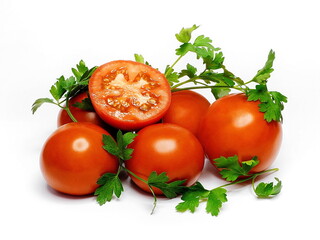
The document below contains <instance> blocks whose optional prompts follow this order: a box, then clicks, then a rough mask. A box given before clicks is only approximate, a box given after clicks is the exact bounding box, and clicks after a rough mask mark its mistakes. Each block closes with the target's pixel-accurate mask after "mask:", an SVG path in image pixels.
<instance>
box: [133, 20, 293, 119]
mask: <svg viewBox="0 0 320 240" xmlns="http://www.w3.org/2000/svg"><path fill="white" fill-rule="evenodd" d="M198 28H199V26H196V25H193V26H192V27H190V28H182V29H181V31H180V32H179V33H177V34H176V35H175V36H176V39H177V40H178V41H179V42H180V44H181V45H180V46H179V47H178V48H177V49H176V55H177V56H178V58H177V59H176V60H175V61H174V63H173V64H171V65H167V66H166V68H165V70H164V74H165V76H166V78H167V79H168V81H169V83H170V85H171V91H172V92H175V91H181V90H187V89H205V88H209V89H211V92H212V94H213V96H214V97H215V98H216V99H219V98H221V97H223V96H225V95H228V94H229V93H230V92H231V90H235V91H239V92H242V93H244V94H246V96H247V97H248V101H258V100H259V101H260V102H261V104H260V105H259V109H260V111H261V112H263V113H264V118H265V120H266V121H267V122H271V121H282V113H281V112H282V110H283V109H284V103H286V102H287V97H286V96H284V95H283V94H281V93H279V92H277V91H269V90H268V88H267V83H268V79H269V78H270V76H271V73H272V72H273V71H274V69H273V62H274V59H275V52H274V51H273V50H270V52H269V54H268V58H267V61H266V63H265V65H264V66H263V67H262V68H261V69H260V70H259V71H258V72H257V73H256V75H255V76H254V77H253V78H252V79H251V80H249V81H246V82H245V81H244V80H242V79H241V78H240V77H238V76H235V75H234V74H233V73H232V72H231V71H230V70H228V69H227V68H226V66H225V65H224V60H225V57H224V55H223V53H222V51H221V49H220V48H218V47H215V46H213V45H212V40H211V39H210V38H209V37H206V36H204V35H199V36H197V37H196V38H195V39H194V40H192V39H193V38H192V34H193V32H194V31H195V30H196V29H198ZM188 53H193V54H195V56H196V59H197V60H202V63H203V66H204V69H203V70H198V69H197V68H196V67H195V66H193V65H191V64H190V63H187V64H186V67H185V68H184V69H182V70H180V71H175V69H174V68H175V66H176V64H177V63H178V62H179V61H180V60H181V59H182V58H183V57H184V56H185V55H187V54H188ZM135 58H136V60H137V61H140V62H144V59H143V57H142V56H141V55H137V54H136V55H135ZM186 84H188V85H187V87H185V85H186ZM190 84H191V86H190Z"/></svg>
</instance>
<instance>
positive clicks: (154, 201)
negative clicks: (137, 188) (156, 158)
mask: <svg viewBox="0 0 320 240" xmlns="http://www.w3.org/2000/svg"><path fill="white" fill-rule="evenodd" d="M122 169H123V170H125V171H126V172H127V173H129V174H130V175H132V176H133V177H135V178H137V179H138V180H140V181H141V182H143V183H145V184H147V185H148V187H149V189H150V192H151V194H152V196H153V208H152V210H151V213H150V214H151V215H152V214H153V213H154V210H155V208H156V206H157V196H156V194H155V193H154V191H153V189H152V187H151V186H150V184H149V183H148V181H147V180H144V179H143V178H141V177H139V176H138V175H137V174H135V173H133V172H132V171H130V170H129V169H127V168H125V167H122Z"/></svg>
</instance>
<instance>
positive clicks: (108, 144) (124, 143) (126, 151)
mask: <svg viewBox="0 0 320 240" xmlns="http://www.w3.org/2000/svg"><path fill="white" fill-rule="evenodd" d="M136 136H137V134H134V133H132V132H127V133H125V134H122V132H121V130H119V131H118V133H117V142H116V141H115V140H114V139H113V138H112V137H111V136H110V135H106V134H103V135H102V142H103V149H105V150H106V151H108V152H109V153H110V154H112V155H114V156H116V157H117V159H118V161H119V168H118V171H117V173H105V174H103V175H102V176H101V177H100V178H99V179H98V181H97V184H99V185H100V187H98V188H97V189H96V191H95V193H94V195H96V196H97V202H98V203H99V204H100V205H103V204H105V203H106V202H110V201H111V200H112V196H113V195H115V196H116V197H117V198H119V197H120V196H121V193H122V192H123V191H124V190H123V186H122V182H121V180H120V178H119V174H120V172H121V171H122V170H123V169H124V167H123V162H124V161H125V160H128V159H130V158H131V154H132V152H133V149H131V148H128V145H129V144H130V143H132V142H133V140H134V138H135V137H136Z"/></svg>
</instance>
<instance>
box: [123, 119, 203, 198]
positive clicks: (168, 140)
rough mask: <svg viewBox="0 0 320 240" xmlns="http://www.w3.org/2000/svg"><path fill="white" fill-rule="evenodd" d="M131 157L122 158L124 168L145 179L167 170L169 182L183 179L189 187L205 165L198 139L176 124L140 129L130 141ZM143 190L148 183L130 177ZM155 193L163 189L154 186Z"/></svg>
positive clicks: (155, 125) (163, 124) (159, 124)
mask: <svg viewBox="0 0 320 240" xmlns="http://www.w3.org/2000/svg"><path fill="white" fill-rule="evenodd" d="M129 147H130V148H133V149H134V151H133V154H132V158H131V159H129V160H127V161H125V166H126V168H127V169H129V170H130V171H132V172H133V173H135V174H136V175H138V176H139V177H141V178H143V179H145V180H147V179H148V176H149V175H150V174H151V172H153V171H156V172H157V173H158V174H160V173H162V172H166V173H167V176H168V177H169V181H176V180H184V179H186V182H185V185H186V186H190V185H192V184H194V183H195V182H196V180H197V179H198V178H199V176H200V174H201V172H202V169H203V165H204V152H203V148H202V146H201V144H200V142H199V140H198V139H197V138H196V137H195V136H194V135H193V134H192V133H191V132H190V131H188V130H187V129H185V128H182V127H180V126H178V125H175V124H170V123H158V124H154V125H150V126H148V127H145V128H143V129H142V130H140V132H139V133H138V136H137V137H136V138H135V140H134V141H133V143H131V144H130V145H129ZM130 177H131V179H132V181H133V182H134V183H135V184H136V185H137V186H138V187H140V188H141V189H143V190H144V191H147V192H150V189H149V188H148V186H147V185H146V184H145V183H143V182H142V181H140V180H138V179H137V178H135V177H133V176H131V175H130ZM153 190H154V192H155V194H162V192H161V191H160V190H159V189H157V188H154V189H153Z"/></svg>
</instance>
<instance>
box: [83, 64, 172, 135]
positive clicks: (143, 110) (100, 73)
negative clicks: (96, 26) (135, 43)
mask: <svg viewBox="0 0 320 240" xmlns="http://www.w3.org/2000/svg"><path fill="white" fill-rule="evenodd" d="M89 94H90V98H91V101H92V104H93V106H94V108H95V110H96V112H97V113H98V114H99V116H100V117H101V118H102V119H103V120H104V121H105V122H107V123H108V124H110V125H111V126H114V127H116V128H119V129H122V130H137V129H141V128H143V127H145V126H147V125H149V124H152V123H155V122H157V121H159V120H160V119H161V118H162V116H163V115H164V114H165V112H166V111H167V110H168V108H169V105H170V101H171V91H170V86H169V83H168V81H167V79H166V78H165V77H164V75H163V74H162V73H161V72H159V71H158V70H156V69H153V68H152V67H150V66H148V65H145V64H142V63H138V62H133V61H122V60H119V61H113V62H109V63H106V64H104V65H102V66H100V67H98V68H97V69H96V71H94V73H93V74H92V76H91V78H90V81H89Z"/></svg>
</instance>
